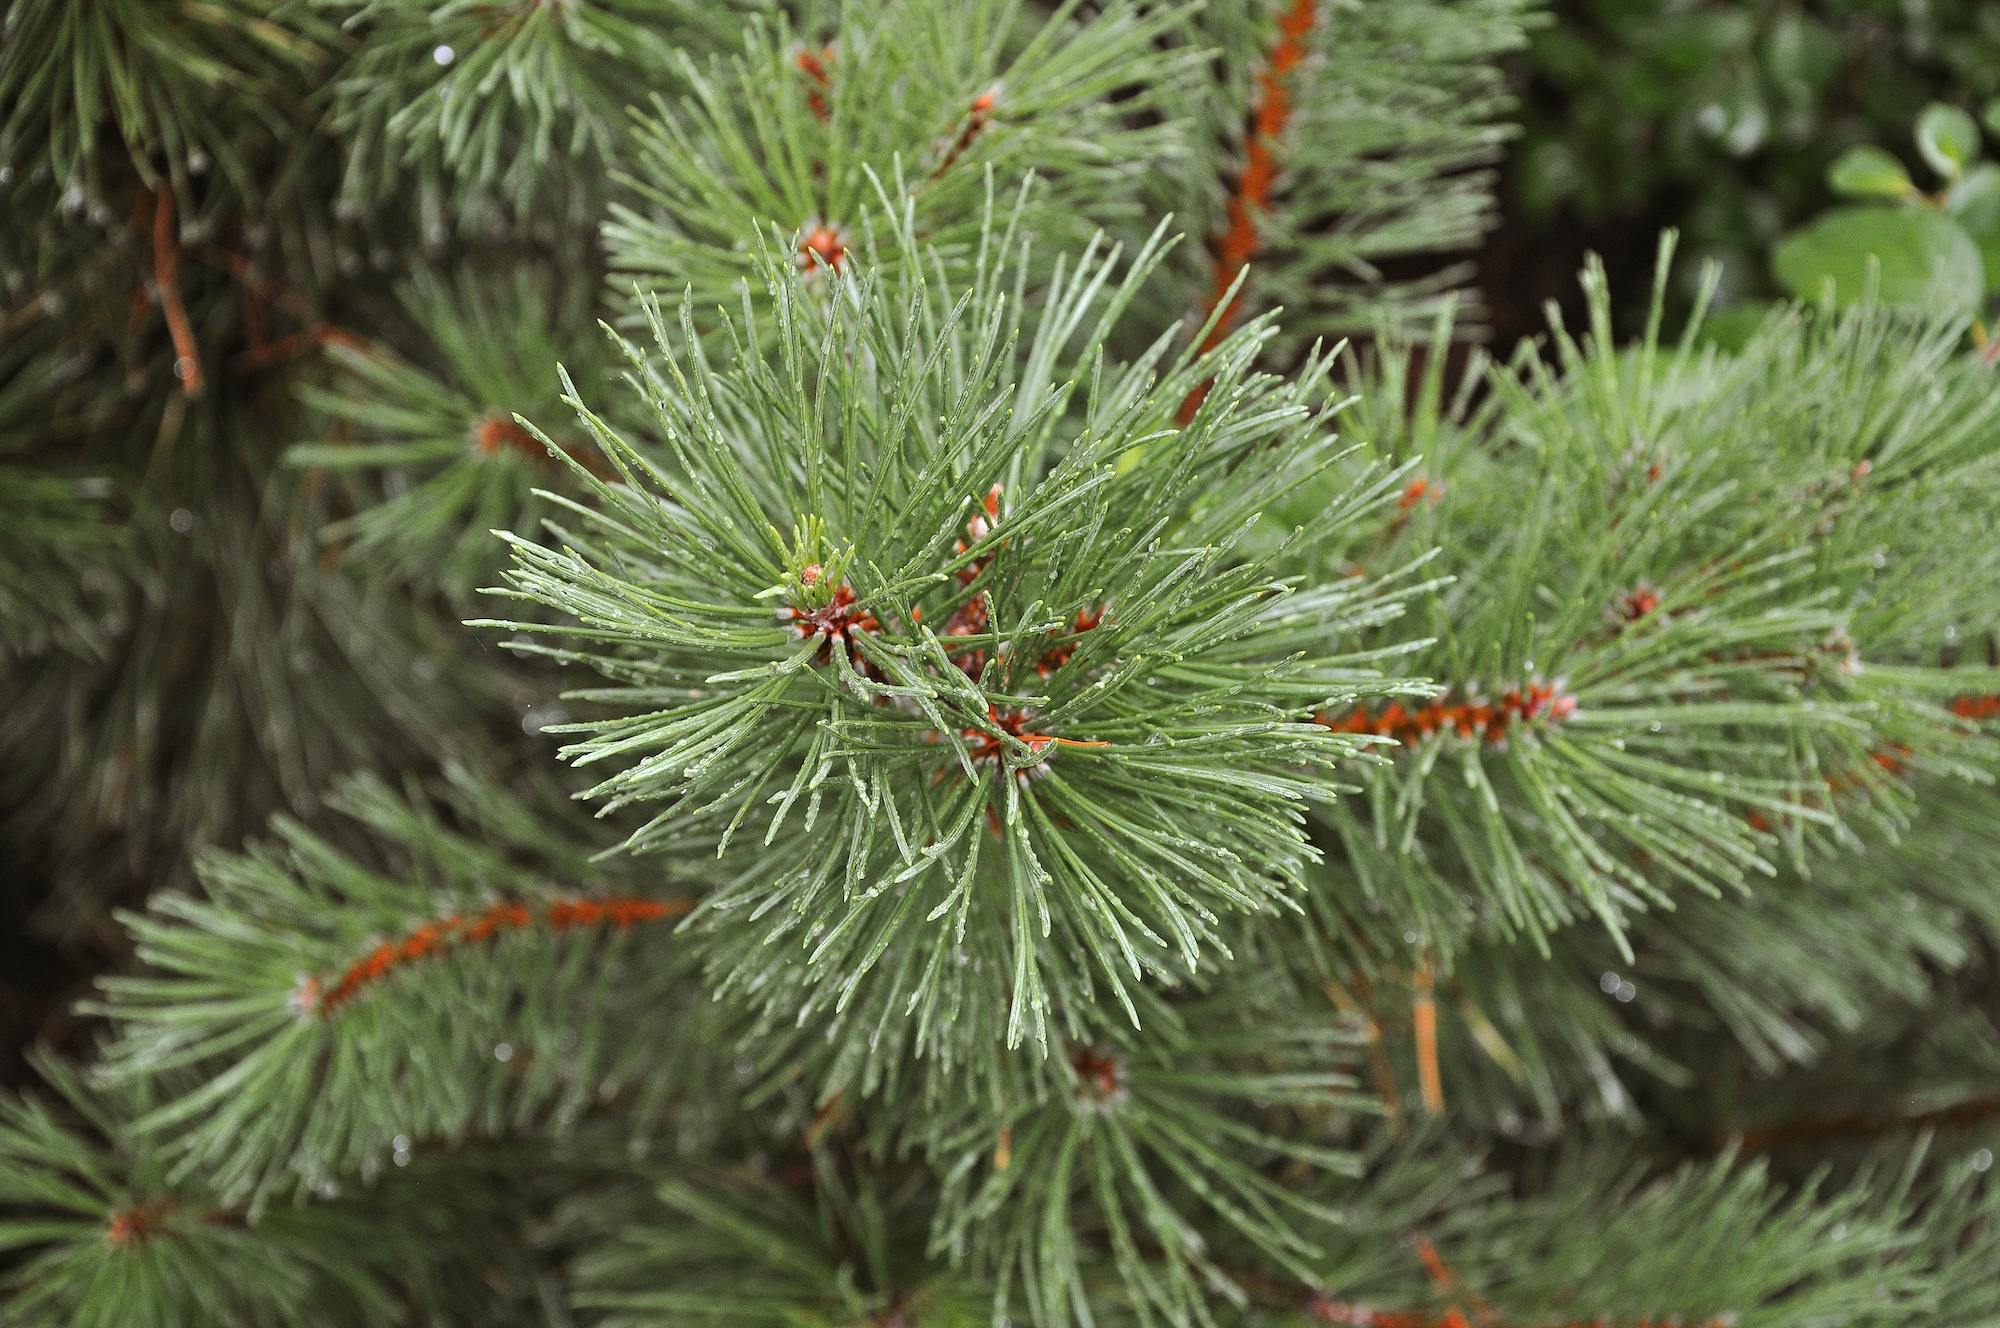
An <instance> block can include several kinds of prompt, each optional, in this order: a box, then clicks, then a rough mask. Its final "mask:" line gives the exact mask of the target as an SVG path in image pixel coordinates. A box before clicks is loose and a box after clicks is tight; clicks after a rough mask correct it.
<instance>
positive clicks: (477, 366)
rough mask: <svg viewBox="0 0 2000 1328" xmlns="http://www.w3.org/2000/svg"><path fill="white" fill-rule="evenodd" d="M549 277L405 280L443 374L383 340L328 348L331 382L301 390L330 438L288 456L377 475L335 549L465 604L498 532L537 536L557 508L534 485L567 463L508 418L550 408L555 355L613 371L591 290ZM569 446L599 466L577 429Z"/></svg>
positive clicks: (343, 525) (491, 567)
mask: <svg viewBox="0 0 2000 1328" xmlns="http://www.w3.org/2000/svg"><path fill="white" fill-rule="evenodd" d="M551 286H552V281H551V279H550V278H549V277H548V275H547V274H538V273H534V272H530V271H527V270H524V269H517V270H516V272H515V273H514V275H513V280H512V281H511V282H509V283H507V284H504V285H503V284H500V283H497V282H494V281H491V280H487V279H484V278H479V277H475V276H474V275H473V274H471V273H467V274H465V275H464V276H463V277H462V278H461V279H460V280H459V281H458V282H457V283H456V284H455V286H454V285H452V284H447V283H446V282H445V281H444V279H442V278H441V277H438V276H437V275H435V274H428V273H426V274H420V275H419V276H418V277H417V278H415V279H414V280H413V281H412V282H410V283H409V284H408V285H406V286H405V287H404V288H403V289H402V291H401V292H400V296H401V301H402V304H403V306H404V308H405V309H407V310H408V312H409V315H410V317H411V319H412V320H413V321H414V322H415V323H416V325H417V326H418V327H419V328H420V329H421V330H422V331H423V333H424V334H425V336H426V337H427V338H428V339H429V342H430V346H429V347H428V348H427V349H429V350H430V351H431V353H432V354H433V355H434V356H435V357H436V358H437V359H439V360H441V361H442V362H443V370H442V372H441V373H439V372H433V371H430V370H427V369H426V368H424V367H422V366H421V365H420V364H417V363H412V362H411V361H408V360H405V359H403V358H402V357H400V356H398V355H396V354H395V353H394V352H393V351H391V350H388V349H387V348H385V347H380V346H358V345H357V346H351V347H350V346H339V345H337V346H334V347H332V348H331V349H330V358H331V359H332V360H333V361H334V363H335V364H336V365H337V366H338V367H339V369H340V370H341V379H340V381H339V382H338V386H337V387H307V388H305V389H303V390H302V391H301V394H300V395H301V397H302V399H303V400H304V401H305V403H306V404H307V406H308V407H310V408H312V409H313V410H315V411H317V412H320V413H322V414H323V415H324V416H325V417H327V424H328V426H329V429H330V431H331V432H332V433H333V434H334V435H335V437H336V438H337V439H338V441H328V442H324V443H317V444H304V445H300V446H296V447H294V448H292V449H291V451H290V452H289V453H288V454H287V460H288V461H290V463H291V464H293V465H296V466H306V467H324V468H326V469H327V470H331V471H334V472H336V473H340V474H344V475H357V476H363V477H367V478H373V477H374V476H379V477H380V482H379V484H370V483H366V482H365V480H364V482H361V483H357V484H355V485H354V486H353V488H352V489H351V492H352V493H353V496H354V498H355V500H356V502H357V505H359V506H360V507H361V510H360V511H358V512H357V513H356V514H355V515H354V516H352V517H350V518H348V519H346V520H344V521H341V522H337V523H335V524H333V525H331V526H329V527H328V528H327V530H326V531H325V532H324V535H323V538H325V539H326V540H327V541H329V542H330V547H331V549H333V550H336V551H339V552H340V553H341V554H342V555H343V556H347V555H351V556H353V557H356V558H358V559H361V560H364V561H366V562H369V563H375V564H380V565H383V566H386V567H388V568H389V569H391V570H392V571H393V572H394V573H395V574H396V575H397V576H398V577H400V578H404V579H407V580H408V581H410V582H412V583H414V584H415V585H417V586H420V587H439V588H442V589H443V590H444V591H445V592H446V593H447V594H448V595H449V596H450V597H451V598H452V600H453V602H454V603H459V604H463V603H465V602H466V601H467V600H468V599H469V597H470V593H471V590H472V588H473V587H474V586H475V585H477V584H478V583H479V582H480V581H482V580H485V579H488V578H490V576H491V575H492V573H493V572H494V571H495V570H497V565H498V564H499V563H500V562H501V561H502V559H503V556H504V549H503V548H502V546H501V545H500V544H499V542H498V541H496V540H495V539H494V538H493V531H494V530H495V529H496V528H498V529H506V530H513V531H524V532H533V531H534V530H535V529H536V528H537V527H538V526H539V525H540V524H541V522H542V521H543V520H544V519H546V518H547V516H548V515H549V514H550V513H551V512H552V511H553V510H554V509H553V508H552V507H551V505H550V504H549V503H548V502H547V501H545V500H543V499H541V498H538V497H537V496H536V494H535V491H536V490H537V489H539V488H541V487H544V486H560V485H561V483H562V480H563V473H562V471H561V469H560V468H559V467H558V466H556V465H555V464H553V463H552V462H551V460H550V458H549V455H548V452H547V451H546V449H545V448H544V447H543V445H542V444H541V443H540V442H537V441H536V440H535V439H534V438H533V437H532V436H531V435H529V434H528V432H527V431H526V430H524V429H523V428H521V426H520V425H518V424H516V423H515V422H514V416H515V415H516V414H517V413H518V414H524V415H527V416H529V417H531V418H533V417H541V418H547V417H548V415H549V414H550V413H551V412H552V411H553V410H554V409H555V408H556V406H557V396H558V393H559V391H560V386H559V383H558V381H557V377H556V375H557V362H558V360H559V359H560V358H562V357H563V356H564V355H568V356H570V357H571V359H570V366H571V370H572V372H573V373H574V375H575V377H576V378H578V379H580V380H581V381H583V382H586V383H594V382H599V381H603V380H605V379H606V378H607V376H608V375H607V373H606V366H605V365H604V362H603V359H602V357H601V356H600V355H593V354H592V351H593V350H594V349H596V348H597V347H599V346H601V345H602V342H601V341H600V340H599V339H598V337H597V336H596V335H595V332H594V330H593V329H592V328H590V326H589V318H588V315H589V312H590V310H589V302H588V293H587V289H586V288H583V287H571V288H570V290H569V294H568V296H567V297H565V298H562V299H558V298H557V297H556V295H555V294H554V292H553V291H552V290H551ZM564 446H566V448H568V449H569V450H570V451H571V452H572V453H573V454H575V455H578V456H581V457H583V458H584V459H585V460H586V461H587V462H589V463H592V464H600V463H596V461H595V456H594V454H593V453H589V452H585V451H583V450H582V449H583V448H584V447H585V446H586V445H585V444H584V443H583V442H582V440H581V439H580V438H567V439H566V440H565V443H564Z"/></svg>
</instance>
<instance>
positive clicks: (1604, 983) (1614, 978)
mask: <svg viewBox="0 0 2000 1328" xmlns="http://www.w3.org/2000/svg"><path fill="white" fill-rule="evenodd" d="M1623 981H1624V979H1623V978H1621V977H1619V976H1618V975H1617V974H1616V973H1606V974H1605V975H1604V976H1603V977H1601V978H1599V979H1598V980H1597V989H1598V990H1599V991H1601V992H1603V993H1604V994H1605V995H1606V996H1610V995H1612V994H1613V993H1615V992H1616V991H1617V990H1618V984H1619V983H1620V982H1623Z"/></svg>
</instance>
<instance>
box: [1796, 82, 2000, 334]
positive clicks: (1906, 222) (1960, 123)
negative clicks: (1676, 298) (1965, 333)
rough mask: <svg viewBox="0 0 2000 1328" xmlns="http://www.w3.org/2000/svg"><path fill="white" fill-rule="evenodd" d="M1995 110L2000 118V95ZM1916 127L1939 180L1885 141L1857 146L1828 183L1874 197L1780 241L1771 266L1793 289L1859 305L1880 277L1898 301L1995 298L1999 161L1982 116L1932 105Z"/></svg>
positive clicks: (1966, 302)
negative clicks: (1985, 141)
mask: <svg viewBox="0 0 2000 1328" xmlns="http://www.w3.org/2000/svg"><path fill="white" fill-rule="evenodd" d="M1987 118H1988V120H1989V121H1991V120H1995V119H1996V118H2000V102H1995V103H1994V104H1993V105H1992V106H1990V107H1989V108H1988V110H1987ZM1914 137H1915V140H1916V147H1917V151H1918V154H1919V155H1920V156H1921V157H1922V158H1923V159H1924V161H1925V163H1926V164H1927V165H1928V166H1929V167H1930V169H1931V170H1932V171H1933V172H1934V173H1935V174H1936V175H1937V177H1938V182H1939V188H1938V189H1937V190H1936V191H1935V192H1932V193H1925V192H1924V191H1923V190H1921V189H1919V188H1918V187H1917V185H1916V184H1915V183H1914V182H1913V181H1912V180H1911V179H1910V175H1909V172H1908V171H1907V170H1906V169H1904V166H1903V163H1902V162H1900V161H1898V160H1897V159H1896V158H1895V157H1894V156H1892V155H1890V154H1889V153H1888V152H1885V151H1884V150H1882V149H1881V148H1878V147H1875V146H1873V145H1872V144H1865V143H1864V144H1858V145H1856V146H1854V147H1852V148H1849V149H1848V150H1847V151H1846V152H1845V153H1843V154H1841V156H1840V157H1839V159H1837V160H1836V161H1835V162H1834V163H1833V164H1832V165H1831V166H1830V167H1828V168H1827V183H1828V184H1829V185H1830V186H1831V187H1832V188H1833V191H1834V192H1835V193H1837V194H1840V195H1842V196H1844V197H1847V198H1853V199H1860V200H1867V201H1865V202H1860V203H1855V204H1851V205H1848V206H1845V207H1838V208H1834V209H1832V210H1831V211H1829V212H1827V213H1825V214H1824V215H1822V216H1821V217H1819V218H1818V219H1816V220H1815V221H1814V222H1813V223H1812V224H1811V225H1810V226H1807V227H1806V228H1805V229H1804V230H1802V231H1799V232H1798V233H1797V234H1794V235H1792V236H1789V237H1788V238H1787V239H1786V240H1785V241H1784V242H1783V243H1782V244H1780V245H1779V246H1778V248H1777V250H1776V252H1775V253H1774V254H1773V256H1772V268H1773V270H1774V271H1775V272H1776V273H1777V276H1778V279H1779V281H1781V282H1782V283H1783V284H1784V286H1785V287H1786V289H1788V290H1789V291H1791V292H1792V294H1794V295H1795V296H1797V297H1799V298H1800V299H1819V298H1823V297H1827V296H1830V297H1831V298H1832V299H1833V300H1834V301H1835V302H1836V303H1838V304H1842V305H1852V304H1855V303H1858V302H1860V301H1861V300H1862V299H1863V298H1864V297H1865V296H1867V295H1868V294H1869V293H1870V287H1871V285H1872V287H1873V291H1872V293H1873V295H1874V297H1875V298H1878V299H1880V300H1882V301H1884V302H1885V303H1889V304H1901V305H1909V306H1912V307H1915V308H1921V309H1932V310H1939V311H1945V310H1949V311H1953V312H1964V313H1978V312H1981V311H1983V310H1984V309H1985V308H1986V304H1987V297H1988V296H1989V295H1991V294H1992V292H1993V291H1994V290H1996V289H2000V166H1995V165H1994V164H1993V163H1992V162H1989V161H1985V160H1983V159H1982V156H1981V143H1980V135H1979V126H1978V125H1977V124H1975V123H1974V122H1973V119H1972V117H1971V116H1970V115H1968V114H1967V113H1966V112H1965V111H1963V110H1961V109H1959V108H1958V107H1956V106H1950V105H1946V104H1945V103H1943V102H1933V103H1931V104H1930V105H1929V106H1926V107H1925V108H1924V112H1923V114H1922V115H1921V116H1920V117H1919V118H1918V120H1917V124H1916V130H1915V135H1914Z"/></svg>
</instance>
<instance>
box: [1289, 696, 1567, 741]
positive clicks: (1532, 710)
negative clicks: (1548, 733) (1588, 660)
mask: <svg viewBox="0 0 2000 1328" xmlns="http://www.w3.org/2000/svg"><path fill="white" fill-rule="evenodd" d="M1447 695H1448V694H1447ZM1575 713H1576V698H1575V697H1574V696H1571V695H1570V694H1569V693H1568V692H1566V691H1564V690H1563V689H1562V687H1561V684H1560V681H1558V682H1555V683H1546V682H1531V683H1529V684H1528V685H1527V686H1526V687H1517V688H1513V689H1510V690H1508V691H1506V692H1502V693H1501V694H1500V699H1499V700H1497V701H1493V702H1490V703H1489V702H1486V701H1481V700H1480V699H1479V698H1478V697H1477V696H1476V695H1472V694H1466V696H1465V699H1464V700H1462V701H1458V702H1455V703H1453V704H1450V705H1447V704H1445V701H1444V698H1443V697H1439V698H1438V699H1437V700H1435V701H1432V702H1431V703H1430V704H1429V705H1427V706H1423V707H1421V708H1418V709H1414V710H1412V709H1406V708H1404V706H1403V704H1402V703H1401V702H1400V701H1391V702H1390V703H1389V704H1388V705H1387V706H1385V707H1384V708H1383V709H1381V710H1379V711H1374V712H1370V711H1369V710H1368V709H1367V708H1366V707H1365V706H1356V707H1355V708H1354V709H1353V710H1351V711H1349V712H1348V713H1347V714H1345V715H1342V716H1340V717H1339V718H1337V719H1332V718H1328V717H1327V716H1325V715H1321V716H1320V717H1319V722H1320V723H1321V724H1324V725H1325V726H1326V727H1328V728H1330V729H1332V730H1333V731H1334V732H1335V733H1371V734H1374V735H1375V736H1376V737H1378V738H1394V739H1395V740H1396V741H1397V742H1400V743H1402V744H1404V745H1405V746H1410V745H1413V744H1415V743H1418V742H1421V741H1422V740H1423V739H1425V738H1428V737H1430V736H1431V735H1432V734H1434V733H1445V732H1455V733H1457V734H1458V736H1460V737H1461V738H1470V737H1475V736H1481V737H1484V738H1485V739H1486V741H1488V742H1500V741H1502V740H1503V739H1505V738H1506V736H1507V731H1508V729H1509V728H1510V727H1511V726H1512V725H1514V724H1516V723H1527V722H1529V721H1531V720H1543V721H1555V722H1559V721H1561V720H1565V719H1568V718H1569V717H1570V716H1571V715H1573V714H1575Z"/></svg>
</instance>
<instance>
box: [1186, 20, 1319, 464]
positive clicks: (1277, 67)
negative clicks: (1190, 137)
mask: <svg viewBox="0 0 2000 1328" xmlns="http://www.w3.org/2000/svg"><path fill="white" fill-rule="evenodd" d="M1317 11H1318V3H1317V0H1292V5H1291V7H1290V8H1289V9H1287V10H1286V11H1285V12H1284V13H1283V14H1281V15H1279V17H1278V40H1277V42H1276V43H1275V44H1274V45H1273V46H1272V47H1271V53H1270V55H1269V57H1268V58H1267V59H1266V61H1265V65H1264V68H1263V70H1262V71H1261V72H1259V73H1258V75H1257V102H1256V104H1255V105H1254V106H1252V107H1251V108H1250V132H1249V133H1248V134H1246V135H1245V136H1244V140H1243V173H1242V174H1241V175H1239V176H1237V177H1236V188H1235V189H1234V190H1233V191H1231V193H1230V195H1229V201H1228V202H1227V203H1226V204H1225V205H1224V208H1225V215H1226V216H1227V217H1228V218H1229V225H1228V226H1227V227H1226V228H1225V229H1224V230H1223V232H1222V233H1221V234H1220V235H1218V236H1216V237H1215V289H1214V291H1213V292H1212V293H1211V294H1210V295H1209V297H1208V300H1207V302H1206V303H1205V304H1204V305H1203V306H1202V321H1203V322H1207V321H1208V319H1209V318H1210V317H1212V316H1215V313H1216V309H1217V307H1218V306H1221V305H1222V302H1223V301H1224V300H1225V299H1227V300H1228V301H1229V303H1228V305H1227V306H1226V307H1224V308H1223V309H1222V312H1221V315H1220V316H1219V317H1215V326H1214V327H1212V328H1210V329H1209V333H1208V336H1207V337H1206V338H1205V339H1203V341H1202V343H1201V348H1202V350H1204V351H1209V350H1213V349H1214V348H1215V347H1216V346H1218V345H1220V344H1221V342H1222V339H1223V338H1224V337H1226V336H1228V335H1229V329H1230V327H1231V326H1232V325H1233V324H1234V323H1235V321H1236V316H1237V314H1238V313H1240V312H1241V311H1242V305H1243V294H1242V291H1241V290H1240V289H1239V290H1238V291H1237V293H1236V295H1235V297H1234V298H1231V297H1230V294H1229V290H1230V287H1231V286H1234V285H1235V284H1236V278H1237V276H1238V275H1239V274H1240V273H1241V272H1242V271H1243V269H1244V268H1246V267H1248V266H1249V265H1250V260H1251V259H1252V258H1255V257H1256V256H1257V251H1258V250H1259V249H1261V248H1262V247H1263V243H1264V241H1263V236H1262V235H1261V233H1260V232H1259V231H1258V218H1259V217H1260V216H1262V215H1263V214H1264V213H1266V212H1269V211H1270V209H1271V186H1272V185H1273V184H1274V183H1275V182H1276V181H1277V178H1278V158H1277V152H1276V149H1277V144H1278V139H1279V138H1280V136H1281V135H1283V133H1284V132H1285V125H1286V123H1287V122H1288V121H1289V120H1290V119H1291V116H1292V99H1291V92H1290V90H1289V89H1288V88H1287V87H1286V86H1285V76H1286V75H1287V74H1289V73H1291V71H1292V70H1293V69H1295V68H1297V67H1298V65H1299V63H1300V62H1301V61H1302V60H1304V59H1305V58H1306V52H1307V46H1306V34H1308V33H1310V32H1311V31H1312V29H1313V24H1314V23H1315V22H1316V21H1317V19H1318V13H1317ZM1207 396H1208V385H1207V384H1206V383H1204V384H1203V385H1202V386H1200V387H1198V388H1196V389H1195V390H1194V391H1192V392H1190V393H1188V397H1187V400H1186V401H1183V402H1182V403H1181V410H1180V420H1181V423H1183V424H1186V423H1187V422H1188V421H1189V420H1191V419H1193V418H1194V414H1195V412H1196V411H1197V410H1200V409H1201V403H1202V401H1203V399H1204V398H1206V397H1207Z"/></svg>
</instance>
